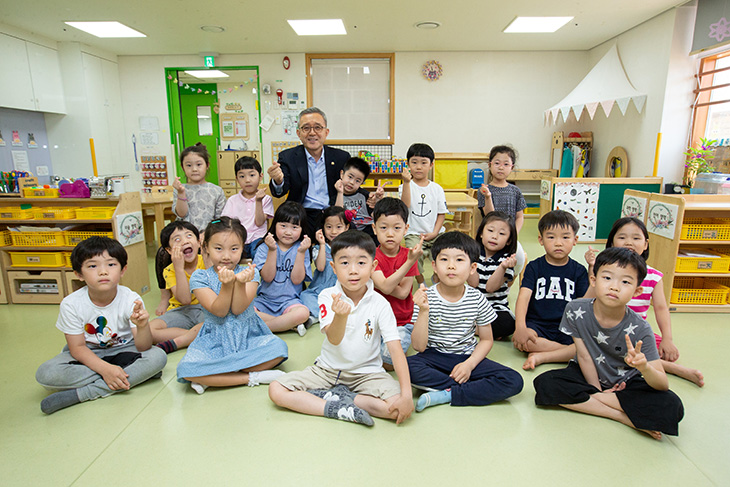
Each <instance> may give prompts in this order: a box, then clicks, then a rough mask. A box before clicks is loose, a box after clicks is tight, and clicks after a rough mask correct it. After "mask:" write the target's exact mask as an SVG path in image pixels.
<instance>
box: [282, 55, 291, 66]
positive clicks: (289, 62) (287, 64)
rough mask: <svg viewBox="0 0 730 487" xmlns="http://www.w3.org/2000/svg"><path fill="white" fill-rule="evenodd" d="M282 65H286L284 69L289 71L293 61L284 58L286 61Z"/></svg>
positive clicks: (287, 57)
mask: <svg viewBox="0 0 730 487" xmlns="http://www.w3.org/2000/svg"><path fill="white" fill-rule="evenodd" d="M281 64H283V65H284V69H289V66H291V61H289V56H284V60H283V61H282V62H281Z"/></svg>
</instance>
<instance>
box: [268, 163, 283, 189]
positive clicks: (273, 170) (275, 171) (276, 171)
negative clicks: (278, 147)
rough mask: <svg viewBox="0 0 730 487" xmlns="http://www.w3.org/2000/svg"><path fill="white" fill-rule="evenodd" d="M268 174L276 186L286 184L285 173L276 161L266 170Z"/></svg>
mask: <svg viewBox="0 0 730 487" xmlns="http://www.w3.org/2000/svg"><path fill="white" fill-rule="evenodd" d="M266 172H267V173H269V177H270V178H271V179H273V180H274V182H275V183H276V184H281V183H283V182H284V173H283V172H282V170H281V165H279V163H278V162H276V161H274V162H273V163H271V166H270V167H269V168H268V169H267V170H266Z"/></svg>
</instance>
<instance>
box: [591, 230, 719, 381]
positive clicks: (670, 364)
mask: <svg viewBox="0 0 730 487" xmlns="http://www.w3.org/2000/svg"><path fill="white" fill-rule="evenodd" d="M609 247H626V248H629V249H631V250H633V251H634V252H636V253H637V254H641V256H642V257H643V258H644V260H646V259H647V258H648V257H649V232H648V231H647V230H646V226H645V225H644V223H643V222H642V221H641V220H639V219H637V218H632V217H624V218H620V219H618V220H616V222H615V223H614V224H613V227H612V228H611V231H610V232H609V233H608V240H607V242H606V248H609ZM585 259H586V263H587V264H588V273H589V274H592V273H593V264H594V263H595V262H596V251H595V250H594V249H593V248H592V247H590V246H589V247H588V250H587V251H586V254H585ZM646 271H647V272H646V278H645V279H644V281H643V282H642V283H641V288H642V293H641V294H640V295H638V296H636V297H634V298H633V299H632V300H631V301H629V304H628V307H629V308H631V309H632V310H634V311H635V312H636V313H638V314H639V315H640V316H641V317H642V318H644V320H646V317H647V311H648V310H649V304H652V305H653V306H654V316H655V318H656V322H657V325H658V326H659V331H660V332H661V336H659V335H657V334H655V335H654V336H655V338H656V344H657V348H658V349H659V357H660V358H661V362H662V366H663V367H664V370H665V371H666V372H667V373H669V374H673V375H676V376H678V377H681V378H683V379H686V380H689V381H692V382H694V383H695V384H697V385H698V386H700V387H702V386H703V385H705V379H704V376H703V375H702V373H701V372H700V371H699V370H697V369H690V368H688V367H685V366H683V365H679V364H678V363H676V360H677V359H678V358H679V350H678V349H677V347H676V346H675V345H674V342H673V341H672V321H671V318H670V316H669V307H668V306H667V299H666V297H665V295H664V286H663V285H662V283H661V279H662V275H663V274H662V273H661V272H660V271H658V270H657V269H654V268H653V267H650V266H649V265H647V266H646Z"/></svg>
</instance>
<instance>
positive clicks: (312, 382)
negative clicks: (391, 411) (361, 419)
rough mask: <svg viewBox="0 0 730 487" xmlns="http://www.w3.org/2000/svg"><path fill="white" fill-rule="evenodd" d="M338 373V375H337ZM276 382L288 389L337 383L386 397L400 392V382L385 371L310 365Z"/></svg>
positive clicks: (330, 385)
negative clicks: (368, 371)
mask: <svg viewBox="0 0 730 487" xmlns="http://www.w3.org/2000/svg"><path fill="white" fill-rule="evenodd" d="M338 374H339V377H338ZM276 382H278V383H279V384H281V385H283V386H284V387H286V388H287V389H289V390H290V391H306V390H307V389H332V388H333V387H334V386H336V385H337V384H344V385H346V386H347V387H348V388H349V389H350V390H351V391H352V392H355V393H357V394H365V395H367V396H373V397H378V398H380V399H383V400H385V399H388V398H389V397H392V396H395V395H396V394H400V384H399V383H398V381H397V380H395V379H394V378H393V377H391V376H390V374H388V373H387V372H373V373H370V374H351V373H349V372H341V371H339V370H334V369H328V368H325V367H320V366H319V365H316V364H315V365H310V366H309V367H307V368H306V369H304V370H301V371H297V372H289V373H288V374H285V375H282V376H281V377H279V378H278V379H276Z"/></svg>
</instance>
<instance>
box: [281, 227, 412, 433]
mask: <svg viewBox="0 0 730 487" xmlns="http://www.w3.org/2000/svg"><path fill="white" fill-rule="evenodd" d="M331 249H332V268H333V269H334V271H335V274H336V275H337V284H336V285H335V286H334V287H331V288H328V289H325V290H324V291H322V292H321V293H320V295H319V309H320V318H319V326H320V329H321V330H322V333H324V334H325V339H324V342H323V343H322V352H321V353H320V355H319V357H318V358H317V359H316V360H315V362H314V365H311V366H309V367H307V368H306V369H305V370H303V371H300V372H290V373H288V374H286V375H284V376H282V377H279V378H278V379H276V381H274V382H272V383H271V385H270V386H269V397H270V398H271V400H272V401H274V403H275V404H277V405H278V406H281V407H285V408H287V409H291V410H293V411H297V412H300V413H304V414H310V415H313V416H325V417H328V418H332V419H340V420H343V421H351V422H355V423H361V424H365V425H368V426H371V425H372V424H373V420H372V417H371V415H372V416H377V417H379V418H387V419H394V420H395V421H396V423H401V422H402V421H404V420H405V419H407V418H408V417H409V416H410V415H411V413H412V412H413V396H412V393H411V381H410V378H409V376H408V366H407V364H406V357H405V354H404V353H403V350H402V349H401V346H400V338H399V336H398V331H397V330H396V321H395V316H394V315H393V311H392V310H391V309H390V306H389V305H388V302H387V301H386V300H385V298H384V297H382V296H381V295H380V294H378V293H376V292H375V291H374V290H373V283H372V281H371V279H370V278H371V276H372V273H373V271H374V269H375V265H376V263H375V261H374V257H375V244H374V243H373V240H372V239H371V238H370V237H369V236H368V235H366V234H365V233H363V232H360V231H358V230H348V231H346V232H344V233H342V234H340V235H339V236H337V237H336V238H335V239H334V240H333V241H332V243H331ZM381 335H382V337H383V340H384V341H385V343H386V345H387V347H388V350H389V351H390V355H391V357H392V359H393V367H394V368H395V372H396V374H397V376H398V380H397V381H396V380H395V379H393V377H391V376H390V375H389V374H388V373H387V372H385V371H384V370H383V361H382V359H381V357H380V337H381Z"/></svg>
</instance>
